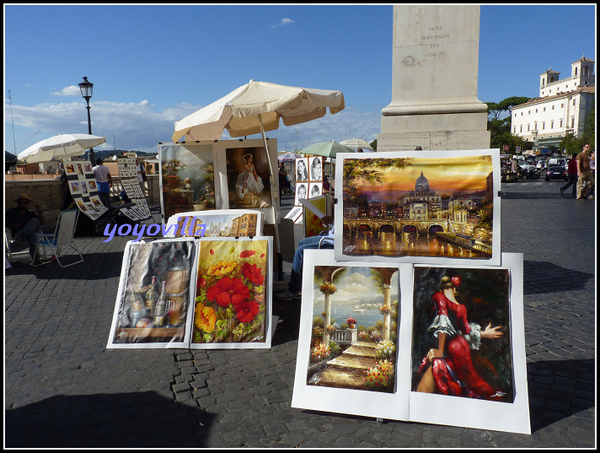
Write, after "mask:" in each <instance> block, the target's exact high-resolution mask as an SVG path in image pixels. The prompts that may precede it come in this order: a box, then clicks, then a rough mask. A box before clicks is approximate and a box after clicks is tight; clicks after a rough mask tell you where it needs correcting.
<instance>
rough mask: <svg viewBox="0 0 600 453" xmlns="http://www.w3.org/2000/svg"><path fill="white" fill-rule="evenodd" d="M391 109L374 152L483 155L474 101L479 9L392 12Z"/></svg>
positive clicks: (483, 118) (481, 109)
mask: <svg viewBox="0 0 600 453" xmlns="http://www.w3.org/2000/svg"><path fill="white" fill-rule="evenodd" d="M393 39H394V46H393V68H392V72H393V75H392V79H393V80H392V103H391V104H390V105H388V106H387V107H386V108H384V109H383V110H382V114H383V117H382V119H381V134H379V136H378V139H377V151H408V150H414V149H415V148H417V147H418V146H420V147H421V148H422V149H423V150H459V149H485V148H489V146H490V133H489V132H488V131H487V106H486V105H485V104H484V103H482V102H481V101H479V99H477V76H478V63H479V6H478V5H475V6H471V5H465V6H424V5H396V6H394V37H393Z"/></svg>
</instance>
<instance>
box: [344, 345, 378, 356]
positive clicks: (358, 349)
mask: <svg viewBox="0 0 600 453" xmlns="http://www.w3.org/2000/svg"><path fill="white" fill-rule="evenodd" d="M344 354H348V355H356V356H364V357H371V358H375V346H373V347H371V346H369V345H368V343H363V344H361V343H358V344H354V345H352V346H350V347H349V348H348V349H346V350H345V351H344Z"/></svg>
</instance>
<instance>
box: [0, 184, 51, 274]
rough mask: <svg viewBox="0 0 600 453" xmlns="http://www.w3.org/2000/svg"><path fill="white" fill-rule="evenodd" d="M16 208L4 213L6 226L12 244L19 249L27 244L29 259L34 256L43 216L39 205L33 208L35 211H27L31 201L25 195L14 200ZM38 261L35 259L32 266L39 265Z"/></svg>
mask: <svg viewBox="0 0 600 453" xmlns="http://www.w3.org/2000/svg"><path fill="white" fill-rule="evenodd" d="M15 201H16V202H17V207H16V208H10V209H8V210H7V211H6V226H7V227H8V228H10V230H11V233H12V237H13V243H14V244H15V245H17V246H18V247H21V246H22V245H23V243H25V242H27V243H28V244H29V254H30V255H31V259H33V257H34V256H35V252H36V249H37V242H38V236H37V235H38V233H41V232H42V227H41V226H42V224H43V223H44V216H43V214H42V209H41V207H40V205H36V206H35V211H32V210H30V209H29V203H30V201H31V199H30V198H29V196H28V195H27V194H24V193H23V194H21V196H20V197H19V198H17V199H16V200H15ZM39 262H40V259H39V258H36V262H35V263H34V264H39Z"/></svg>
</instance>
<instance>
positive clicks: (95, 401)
mask: <svg viewBox="0 0 600 453" xmlns="http://www.w3.org/2000/svg"><path fill="white" fill-rule="evenodd" d="M214 417H215V416H214V415H211V414H207V413H206V412H203V411H202V410H201V409H193V408H191V407H187V406H181V405H179V404H178V403H175V402H173V401H172V400H170V399H167V398H165V397H162V396H160V395H157V394H156V393H154V392H142V393H121V394H95V395H80V396H54V397H51V398H48V399H45V400H42V401H40V402H38V403H33V404H29V405H27V406H24V407H21V408H18V409H13V410H7V411H6V412H5V436H6V437H5V446H6V447H11V448H19V447H21V448H22V447H63V448H68V447H79V448H84V447H92V448H93V447H105V448H106V447H154V448H159V447H165V448H175V447H204V446H206V445H205V443H206V440H205V439H206V437H207V436H206V435H207V434H208V431H209V430H210V427H211V425H212V424H213V423H214Z"/></svg>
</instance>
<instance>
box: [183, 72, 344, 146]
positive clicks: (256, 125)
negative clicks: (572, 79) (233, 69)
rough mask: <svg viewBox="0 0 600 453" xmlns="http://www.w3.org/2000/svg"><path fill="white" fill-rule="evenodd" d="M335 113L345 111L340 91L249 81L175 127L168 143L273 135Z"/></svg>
mask: <svg viewBox="0 0 600 453" xmlns="http://www.w3.org/2000/svg"><path fill="white" fill-rule="evenodd" d="M327 107H329V111H330V112H331V113H332V114H333V113H337V112H340V111H342V110H343V109H344V108H345V103H344V95H343V94H342V92H341V91H332V90H318V89H313V88H299V87H291V86H285V85H277V84H275V83H269V82H256V81H254V80H250V82H248V83H247V84H246V85H243V86H241V87H239V88H237V89H236V90H234V91H232V92H231V93H229V94H228V95H226V96H224V97H222V98H221V99H219V100H217V101H215V102H213V103H212V104H210V105H207V106H206V107H204V108H202V109H200V110H198V111H197V112H195V113H192V114H191V115H189V116H186V117H185V118H183V119H182V120H180V121H177V122H176V123H175V132H174V133H173V136H172V140H173V141H174V142H176V141H177V140H179V139H181V138H182V137H184V136H185V140H199V141H202V140H218V139H220V138H221V135H223V130H224V129H227V131H228V132H229V135H230V136H231V137H242V136H245V135H252V134H258V133H263V134H264V132H268V131H273V130H275V129H278V128H279V119H280V118H281V119H282V120H283V124H285V125H286V126H292V125H294V124H300V123H304V122H307V121H311V120H314V119H317V118H321V117H323V116H325V114H326V112H327Z"/></svg>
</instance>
